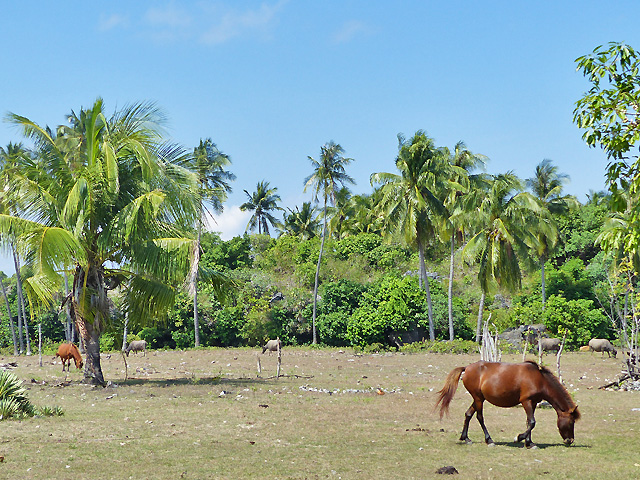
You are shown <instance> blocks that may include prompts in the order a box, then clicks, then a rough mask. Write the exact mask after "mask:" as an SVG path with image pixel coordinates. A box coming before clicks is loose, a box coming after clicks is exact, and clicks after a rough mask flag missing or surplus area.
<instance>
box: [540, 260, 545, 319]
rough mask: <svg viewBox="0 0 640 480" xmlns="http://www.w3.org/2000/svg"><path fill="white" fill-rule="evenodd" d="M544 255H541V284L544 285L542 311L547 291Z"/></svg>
mask: <svg viewBox="0 0 640 480" xmlns="http://www.w3.org/2000/svg"><path fill="white" fill-rule="evenodd" d="M544 263H545V262H544V257H540V279H541V280H540V281H541V286H542V311H543V312H544V303H545V300H546V292H545V285H544Z"/></svg>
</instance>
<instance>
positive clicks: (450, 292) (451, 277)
mask: <svg viewBox="0 0 640 480" xmlns="http://www.w3.org/2000/svg"><path fill="white" fill-rule="evenodd" d="M455 250H456V236H455V232H454V233H453V234H452V235H451V259H450V260H449V341H453V261H454V255H455Z"/></svg>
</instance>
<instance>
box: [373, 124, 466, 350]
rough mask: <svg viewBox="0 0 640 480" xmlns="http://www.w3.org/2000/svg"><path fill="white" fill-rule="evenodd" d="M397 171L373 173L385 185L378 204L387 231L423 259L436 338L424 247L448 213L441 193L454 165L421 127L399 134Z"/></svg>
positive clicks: (431, 332) (431, 325)
mask: <svg viewBox="0 0 640 480" xmlns="http://www.w3.org/2000/svg"><path fill="white" fill-rule="evenodd" d="M396 167H397V169H398V171H399V173H398V174H392V173H384V172H382V173H374V174H372V175H371V184H372V185H376V184H377V185H382V188H381V193H382V198H381V200H380V203H379V207H380V209H381V211H382V212H383V215H384V218H385V221H386V225H385V229H386V231H387V233H388V234H393V233H396V232H397V233H401V234H403V235H404V239H405V241H406V243H407V244H408V245H410V246H413V245H415V246H416V247H417V249H418V257H419V261H420V276H419V279H420V286H421V288H422V286H423V285H424V289H425V291H426V294H427V312H428V317H429V338H430V339H431V340H435V329H434V323H433V305H432V302H431V291H430V288H429V279H428V277H427V271H426V267H425V248H426V246H427V244H429V243H430V242H432V241H434V240H435V238H436V225H437V224H438V223H441V222H443V221H446V217H447V212H446V209H445V206H444V204H443V201H442V200H441V199H440V197H441V193H442V192H445V191H448V189H449V188H450V184H449V177H450V174H451V171H452V170H453V167H451V166H450V165H449V164H448V162H447V156H446V155H445V154H444V152H443V151H442V150H441V149H438V148H436V147H435V144H434V142H433V139H431V138H429V137H428V136H427V135H426V133H425V132H424V131H422V130H418V131H417V132H416V133H415V135H414V136H413V137H411V138H410V139H409V140H406V139H405V138H404V137H403V136H402V135H398V156H397V158H396Z"/></svg>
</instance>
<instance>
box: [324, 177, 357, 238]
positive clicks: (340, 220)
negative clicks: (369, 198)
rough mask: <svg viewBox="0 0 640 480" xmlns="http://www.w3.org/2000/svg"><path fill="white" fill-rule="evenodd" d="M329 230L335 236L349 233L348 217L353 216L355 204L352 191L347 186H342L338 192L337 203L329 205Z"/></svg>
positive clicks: (338, 236) (341, 236)
mask: <svg viewBox="0 0 640 480" xmlns="http://www.w3.org/2000/svg"><path fill="white" fill-rule="evenodd" d="M328 211H329V215H330V217H331V218H330V220H329V231H330V232H331V235H333V236H334V237H335V238H337V239H340V238H343V237H344V236H345V235H346V234H347V228H346V227H347V224H348V219H349V218H351V217H353V215H354V213H355V211H354V204H353V202H352V197H351V191H350V190H349V189H348V188H347V187H342V188H341V189H340V190H338V191H337V192H336V196H335V205H334V206H333V207H329V210H328Z"/></svg>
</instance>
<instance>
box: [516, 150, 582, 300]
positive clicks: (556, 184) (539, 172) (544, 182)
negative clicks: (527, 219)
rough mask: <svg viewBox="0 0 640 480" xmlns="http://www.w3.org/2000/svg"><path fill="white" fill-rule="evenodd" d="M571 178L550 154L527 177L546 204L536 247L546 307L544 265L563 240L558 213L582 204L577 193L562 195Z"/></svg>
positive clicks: (539, 225) (538, 223)
mask: <svg viewBox="0 0 640 480" xmlns="http://www.w3.org/2000/svg"><path fill="white" fill-rule="evenodd" d="M568 181H569V176H568V175H567V174H564V173H558V167H556V166H555V165H553V164H552V162H551V160H549V159H548V158H547V159H544V160H543V161H542V162H540V163H539V164H538V165H537V166H536V170H535V174H534V176H533V177H531V178H528V179H527V181H526V182H527V187H529V188H530V189H531V191H532V192H533V195H534V196H535V197H536V198H537V199H538V202H539V203H540V206H541V207H542V214H541V215H540V217H539V218H538V222H537V228H536V233H537V236H538V242H537V247H536V250H535V255H536V256H537V257H538V260H539V262H540V278H541V288H542V310H544V306H545V300H546V289H545V274H544V265H545V263H546V261H547V260H548V259H549V256H550V254H551V253H552V251H553V249H554V248H555V247H556V246H557V244H558V240H559V236H558V223H557V222H556V220H555V219H556V217H555V215H557V214H559V213H565V212H567V211H568V210H569V209H570V208H577V206H578V201H577V200H576V199H575V197H573V196H571V195H562V187H563V185H564V184H565V183H566V182H568Z"/></svg>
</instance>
